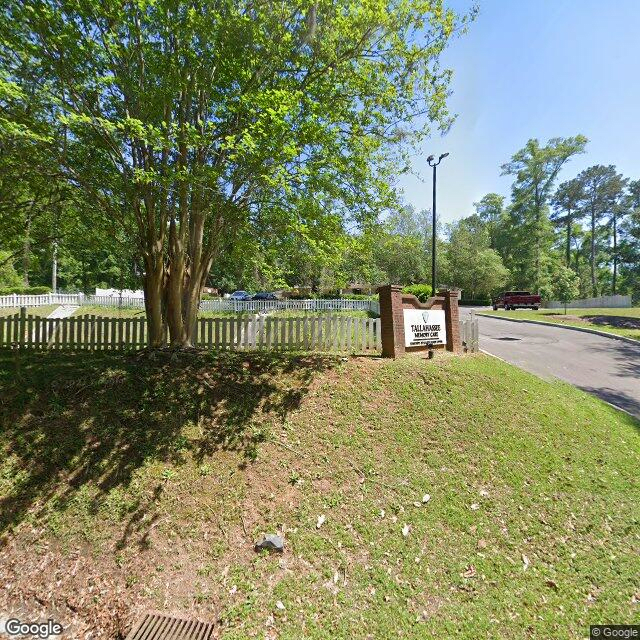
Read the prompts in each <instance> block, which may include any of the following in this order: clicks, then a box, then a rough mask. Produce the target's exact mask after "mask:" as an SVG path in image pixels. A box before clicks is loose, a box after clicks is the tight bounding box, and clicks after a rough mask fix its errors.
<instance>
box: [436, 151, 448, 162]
mask: <svg viewBox="0 0 640 640" xmlns="http://www.w3.org/2000/svg"><path fill="white" fill-rule="evenodd" d="M448 155H449V152H448V151H447V153H443V154H441V156H440V157H439V158H438V160H442V158H446V157H447V156H448Z"/></svg>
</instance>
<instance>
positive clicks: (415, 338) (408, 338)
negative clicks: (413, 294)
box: [403, 309, 447, 347]
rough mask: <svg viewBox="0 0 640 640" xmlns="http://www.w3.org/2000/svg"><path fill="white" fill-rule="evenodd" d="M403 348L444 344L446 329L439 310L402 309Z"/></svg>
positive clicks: (442, 312) (442, 314)
mask: <svg viewBox="0 0 640 640" xmlns="http://www.w3.org/2000/svg"><path fill="white" fill-rule="evenodd" d="M403 312H404V346H405V347H423V346H432V345H435V344H446V342H447V329H446V327H445V324H444V311H443V310H441V309H435V310H432V309H404V310H403Z"/></svg>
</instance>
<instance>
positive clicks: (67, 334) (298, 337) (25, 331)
mask: <svg viewBox="0 0 640 640" xmlns="http://www.w3.org/2000/svg"><path fill="white" fill-rule="evenodd" d="M194 343H195V345H196V346H199V347H204V348H209V349H223V350H229V349H232V350H235V349H263V350H267V351H268V350H272V349H278V350H296V351H297V350H313V351H344V352H350V353H360V352H366V351H379V350H380V349H381V342H380V319H379V318H354V317H349V316H337V315H335V316H332V315H331V314H328V315H323V316H316V317H312V316H305V317H300V318H279V317H277V316H274V317H271V316H264V315H261V316H254V317H250V316H244V317H238V318H199V319H198V320H197V324H196V338H195V341H194ZM146 344H147V322H146V320H145V319H144V318H105V317H100V316H94V315H84V316H75V317H70V318H55V319H54V318H40V317H37V316H31V315H27V314H24V313H23V314H16V315H14V316H8V317H4V318H0V347H4V348H16V347H19V348H25V349H65V350H90V351H97V350H100V351H102V350H127V349H142V348H144V347H145V346H146Z"/></svg>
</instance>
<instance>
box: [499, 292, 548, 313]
mask: <svg viewBox="0 0 640 640" xmlns="http://www.w3.org/2000/svg"><path fill="white" fill-rule="evenodd" d="M540 303H541V299H540V296H535V295H533V294H531V293H529V292H528V291H505V292H504V293H501V294H500V295H499V296H498V297H497V298H494V299H493V310H494V311H497V310H498V307H504V310H505V311H509V309H533V310H534V311H537V310H538V307H539V306H540Z"/></svg>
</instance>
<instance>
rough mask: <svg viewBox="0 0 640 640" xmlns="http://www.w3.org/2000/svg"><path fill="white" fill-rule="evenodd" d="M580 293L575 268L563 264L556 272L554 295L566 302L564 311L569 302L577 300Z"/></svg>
mask: <svg viewBox="0 0 640 640" xmlns="http://www.w3.org/2000/svg"><path fill="white" fill-rule="evenodd" d="M579 293H580V288H579V279H578V276H577V275H576V273H575V271H573V269H570V268H569V267H565V266H563V265H561V266H560V267H559V268H558V270H557V271H556V274H555V282H554V284H553V295H554V298H555V299H556V300H559V301H560V302H562V303H564V305H565V308H564V312H565V313H566V312H567V307H566V305H567V303H569V302H571V301H572V300H575V299H576V298H577V297H578V295H579Z"/></svg>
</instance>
